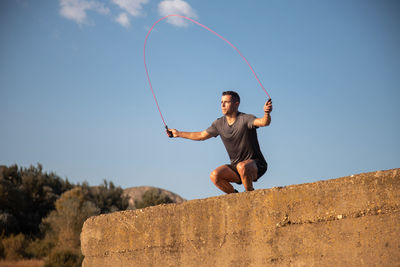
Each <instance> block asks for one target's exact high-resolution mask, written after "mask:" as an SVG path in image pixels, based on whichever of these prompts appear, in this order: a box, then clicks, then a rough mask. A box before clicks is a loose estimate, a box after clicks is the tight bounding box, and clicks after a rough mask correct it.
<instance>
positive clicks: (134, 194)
mask: <svg viewBox="0 0 400 267" xmlns="http://www.w3.org/2000/svg"><path fill="white" fill-rule="evenodd" d="M150 189H156V190H158V192H159V193H160V195H165V196H168V197H169V198H170V199H171V200H172V201H173V202H174V203H182V202H185V201H186V199H184V198H182V197H181V196H179V195H177V194H175V193H173V192H171V191H168V190H165V189H161V188H157V187H152V186H137V187H130V188H126V189H124V192H123V193H122V196H123V197H128V202H129V206H128V208H127V209H128V210H134V209H136V207H135V200H137V201H140V200H142V196H143V194H144V193H145V192H146V191H147V190H150Z"/></svg>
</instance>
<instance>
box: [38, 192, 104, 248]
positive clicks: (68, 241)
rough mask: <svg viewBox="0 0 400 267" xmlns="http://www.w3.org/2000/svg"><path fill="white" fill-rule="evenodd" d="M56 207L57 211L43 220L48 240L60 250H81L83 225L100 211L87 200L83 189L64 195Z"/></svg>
mask: <svg viewBox="0 0 400 267" xmlns="http://www.w3.org/2000/svg"><path fill="white" fill-rule="evenodd" d="M55 206H56V209H55V210H54V211H52V212H51V213H50V215H49V216H48V217H47V218H45V219H44V220H43V224H44V227H45V229H46V232H47V235H48V238H50V239H51V240H53V241H54V243H55V246H56V247H58V248H63V249H65V248H66V249H71V250H76V249H77V248H78V249H79V247H80V239H79V235H80V233H81V229H82V226H83V223H84V222H85V220H86V219H87V218H89V217H90V216H93V215H97V214H99V213H100V209H99V208H98V207H97V206H96V205H95V204H94V203H93V202H91V201H89V200H87V196H85V192H84V190H82V187H75V188H73V189H71V190H69V191H67V192H65V193H64V194H62V195H61V197H60V198H59V199H58V200H57V201H56V204H55ZM46 226H47V227H46Z"/></svg>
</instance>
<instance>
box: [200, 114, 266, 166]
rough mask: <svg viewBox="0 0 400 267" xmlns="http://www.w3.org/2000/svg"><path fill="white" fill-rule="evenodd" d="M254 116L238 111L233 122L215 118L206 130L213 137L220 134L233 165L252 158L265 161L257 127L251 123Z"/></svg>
mask: <svg viewBox="0 0 400 267" xmlns="http://www.w3.org/2000/svg"><path fill="white" fill-rule="evenodd" d="M255 118H256V117H255V116H254V115H251V114H245V113H241V112H239V113H238V115H237V117H236V120H235V122H234V123H233V124H232V125H229V124H228V122H227V120H226V117H225V116H224V117H221V118H218V119H216V120H215V121H214V122H213V123H212V125H211V126H210V127H209V128H208V129H207V130H206V131H207V132H208V133H209V134H210V135H212V136H213V137H217V136H218V135H220V136H221V139H222V142H223V143H224V145H225V148H226V151H227V152H228V155H229V158H230V160H231V164H233V165H235V166H236V164H238V163H239V162H241V161H244V160H248V159H254V160H259V161H260V163H265V164H266V161H265V159H264V156H263V154H262V153H261V150H260V145H259V144H258V139H257V131H256V129H257V128H258V127H255V126H254V125H253V123H254V120H255Z"/></svg>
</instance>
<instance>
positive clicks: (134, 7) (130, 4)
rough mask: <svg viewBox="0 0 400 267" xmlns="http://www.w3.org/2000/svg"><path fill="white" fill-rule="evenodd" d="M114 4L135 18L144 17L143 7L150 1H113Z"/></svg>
mask: <svg viewBox="0 0 400 267" xmlns="http://www.w3.org/2000/svg"><path fill="white" fill-rule="evenodd" d="M112 1H113V3H114V4H116V5H118V6H119V7H120V8H122V9H124V10H125V11H126V12H128V14H129V15H131V16H133V17H138V16H140V15H142V5H144V4H147V3H148V2H149V0H112Z"/></svg>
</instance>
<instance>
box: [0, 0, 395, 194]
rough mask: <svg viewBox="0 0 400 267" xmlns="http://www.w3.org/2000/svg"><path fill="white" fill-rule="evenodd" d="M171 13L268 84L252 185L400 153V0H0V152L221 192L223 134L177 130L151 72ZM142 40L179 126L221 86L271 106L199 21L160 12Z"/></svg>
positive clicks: (129, 182) (216, 96) (62, 170)
mask: <svg viewBox="0 0 400 267" xmlns="http://www.w3.org/2000/svg"><path fill="white" fill-rule="evenodd" d="M172 13H175V14H181V15H185V16H188V17H191V18H194V19H196V20H198V21H199V22H200V23H202V24H204V25H206V26H208V27H210V28H211V29H213V30H215V31H216V32H218V33H219V34H221V35H222V36H224V37H225V38H227V39H228V40H229V41H231V42H232V43H233V44H234V45H235V46H236V47H237V48H238V49H239V50H240V51H241V52H242V53H243V54H244V56H245V57H246V58H247V59H248V61H249V62H250V64H251V65H252V66H253V68H254V70H255V71H256V73H257V75H258V76H259V78H260V80H261V82H262V83H263V85H264V87H265V88H266V89H267V90H268V92H269V93H270V95H271V97H272V99H273V104H274V110H273V113H272V123H271V125H270V126H269V127H266V128H261V129H259V130H258V136H259V142H260V145H261V150H262V151H263V153H264V156H265V157H266V159H267V161H268V163H269V170H268V172H267V174H266V175H264V176H263V177H262V178H261V180H260V181H259V182H257V183H256V184H255V188H256V189H260V188H270V187H273V186H284V185H289V184H298V183H306V182H313V181H317V180H325V179H330V178H336V177H341V176H347V175H351V174H356V173H361V172H368V171H374V170H383V169H391V168H398V167H400V138H399V132H400V122H399V116H400V105H399V99H400V53H399V47H400V31H399V29H400V27H399V26H400V16H398V14H399V13H400V3H399V2H398V1H366V0H363V1H356V0H352V1H343V0H339V1H309V0H306V1H275V0H274V1H210V0H191V1H189V0H187V1H182V0H165V1H163V0H157V1H154V0H132V1H128V0H107V1H100V0H63V1H55V0H47V1H46V0H41V1H28V0H18V1H17V0H4V1H1V2H0V34H1V42H0V59H1V60H0V114H1V115H0V125H1V131H0V164H5V165H11V164H14V163H16V164H18V165H20V166H29V165H30V164H34V165H36V163H41V164H43V166H44V169H45V170H46V171H54V172H56V173H57V174H58V175H60V176H61V177H63V178H66V177H67V178H68V179H69V180H71V181H73V182H82V181H85V180H86V181H88V182H89V183H90V184H91V185H96V184H99V183H101V182H102V180H103V179H107V180H112V181H113V182H114V183H115V184H116V185H120V186H122V187H124V188H125V187H131V186H141V185H150V186H156V187H161V188H165V189H167V190H171V191H173V192H175V193H177V194H179V195H181V196H183V197H184V198H187V199H196V198H204V197H209V196H216V195H220V194H222V192H220V191H219V190H218V189H217V188H215V187H214V185H213V184H212V183H211V181H210V179H209V173H210V172H211V171H212V170H213V169H214V168H216V167H218V166H220V165H222V164H225V163H227V162H228V156H227V154H226V151H225V149H224V147H223V145H222V142H221V140H220V139H219V138H213V139H210V140H207V141H205V142H194V141H189V140H183V139H169V138H167V137H166V136H165V133H164V130H163V124H162V121H161V118H160V116H159V114H158V111H157V109H156V105H155V103H154V100H153V97H152V95H151V92H150V88H149V85H148V83H147V78H146V74H145V70H144V66H143V42H144V38H145V36H146V34H147V31H148V30H149V29H150V27H151V26H152V24H153V23H154V22H155V21H156V20H157V19H159V18H161V17H162V16H164V15H166V14H172ZM146 49H147V53H146V57H147V65H148V68H149V72H150V76H151V79H152V83H153V87H154V90H155V92H156V95H157V98H158V101H159V104H160V107H161V110H162V112H163V115H164V117H165V119H166V121H167V124H168V125H169V126H170V127H171V128H177V129H178V130H184V131H201V130H204V129H206V128H207V127H208V126H209V125H210V124H211V123H212V121H214V120H215V119H216V118H217V117H220V116H221V111H220V106H219V102H220V95H221V92H222V91H224V90H236V91H238V92H239V94H240V95H241V98H242V103H241V106H240V110H241V111H242V112H246V113H251V114H254V115H256V116H261V115H262V107H263V104H264V102H265V100H266V95H265V93H264V92H263V91H262V89H261V88H260V86H259V85H258V83H257V81H256V80H255V79H254V76H253V75H252V73H251V71H250V70H249V68H248V67H247V65H246V64H245V62H244V61H243V60H242V59H241V58H240V56H239V55H238V54H237V53H236V52H235V51H234V50H233V49H232V48H231V47H230V46H229V45H227V44H226V43H225V42H223V41H222V40H220V39H219V38H217V37H216V36H215V35H213V34H211V33H209V32H207V31H206V30H204V29H203V28H201V27H199V26H197V25H195V24H193V23H186V22H184V21H162V22H160V23H159V24H157V26H156V28H155V29H154V30H153V32H152V33H151V35H150V37H149V40H148V44H147V48H146ZM236 188H237V189H239V191H243V187H241V186H236Z"/></svg>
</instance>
